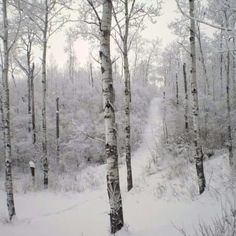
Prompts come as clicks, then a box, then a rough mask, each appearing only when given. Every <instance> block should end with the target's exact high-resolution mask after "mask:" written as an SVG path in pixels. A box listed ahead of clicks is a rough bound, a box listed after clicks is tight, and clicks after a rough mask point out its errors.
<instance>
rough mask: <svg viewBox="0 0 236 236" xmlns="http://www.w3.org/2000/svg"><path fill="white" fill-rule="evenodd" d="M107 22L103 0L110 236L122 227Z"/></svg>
mask: <svg viewBox="0 0 236 236" xmlns="http://www.w3.org/2000/svg"><path fill="white" fill-rule="evenodd" d="M111 21H112V1H111V0H103V15H102V19H101V26H100V31H101V32H100V34H101V35H100V59H101V71H102V87H103V109H104V123H105V142H106V157H107V191H108V197H109V203H110V223H111V233H116V232H117V231H118V230H120V229H121V228H122V227H123V225H124V221H123V209H122V199H121V192H120V183H119V169H118V153H117V128H116V123H115V110H114V88H113V79H112V63H111V55H110V34H111Z"/></svg>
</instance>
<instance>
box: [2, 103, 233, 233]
mask: <svg viewBox="0 0 236 236" xmlns="http://www.w3.org/2000/svg"><path fill="white" fill-rule="evenodd" d="M160 135H162V116H161V99H159V98H156V99H154V100H153V101H152V103H151V105H150V111H149V118H148V121H147V125H146V128H145V132H144V137H143V144H142V145H141V146H140V148H139V149H138V150H137V151H136V152H135V153H133V155H132V166H133V177H134V188H133V189H132V190H131V191H130V192H127V190H126V167H125V165H124V164H121V166H120V180H121V190H122V200H123V211H124V220H125V227H124V228H123V229H122V230H121V231H120V232H118V233H117V234H116V235H117V236H178V235H181V234H180V232H179V231H178V230H177V229H176V227H178V228H183V229H185V230H186V232H187V233H188V235H193V232H194V231H193V230H194V229H193V228H194V227H195V228H197V227H198V224H199V222H207V223H211V221H212V218H213V217H215V216H217V215H221V213H222V208H224V207H226V205H227V204H228V202H229V201H230V200H229V199H231V198H232V196H234V195H233V194H234V184H233V182H232V181H231V178H230V173H229V167H228V158H227V155H226V154H224V153H223V154H222V153H221V154H219V155H216V157H214V159H212V160H208V161H206V162H205V172H206V179H207V189H206V191H205V193H204V194H202V195H201V196H198V194H197V181H196V177H195V168H194V165H191V164H188V165H185V166H184V168H183V167H182V168H181V167H179V165H178V164H181V162H179V161H178V160H175V159H173V158H172V159H168V158H167V157H162V158H160V161H159V164H158V167H157V168H156V169H155V168H154V169H153V168H152V167H150V166H151V151H152V150H154V148H155V147H156V145H161V143H160V142H159V141H160ZM185 164H186V163H185ZM178 168H180V169H178ZM92 171H93V176H92V178H94V179H95V178H96V176H97V178H104V180H102V181H100V182H99V181H98V183H101V184H100V185H99V184H98V186H96V188H93V189H91V188H90V189H89V188H85V190H84V191H83V192H80V193H78V192H77V193H74V192H73V193H72V192H64V193H63V192H52V191H51V190H48V191H41V192H28V193H26V194H23V193H16V194H15V205H16V213H17V217H16V218H15V219H14V220H13V222H11V223H8V222H7V209H6V204H5V203H6V199H5V198H6V196H5V192H4V191H3V189H4V188H3V186H1V188H0V235H1V236H29V235H33V236H106V235H110V234H109V204H108V197H107V192H106V184H105V173H106V169H105V165H103V166H100V167H99V168H92ZM81 176H83V175H81ZM76 181H80V179H77V180H76ZM82 181H83V180H82Z"/></svg>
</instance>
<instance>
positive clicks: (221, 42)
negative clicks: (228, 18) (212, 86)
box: [220, 25, 224, 98]
mask: <svg viewBox="0 0 236 236" xmlns="http://www.w3.org/2000/svg"><path fill="white" fill-rule="evenodd" d="M221 26H222V27H223V25H221ZM220 51H221V52H220V95H221V96H220V97H221V98H222V97H223V94H224V93H223V30H221V33H220Z"/></svg>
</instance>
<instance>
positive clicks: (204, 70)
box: [197, 24, 210, 95]
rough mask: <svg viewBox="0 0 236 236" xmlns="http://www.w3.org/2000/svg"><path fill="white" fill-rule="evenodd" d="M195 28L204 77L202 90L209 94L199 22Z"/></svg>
mask: <svg viewBox="0 0 236 236" xmlns="http://www.w3.org/2000/svg"><path fill="white" fill-rule="evenodd" d="M197 28H198V37H197V38H198V43H199V49H200V54H201V63H202V68H203V73H204V77H205V86H204V92H205V95H210V83H209V78H208V74H207V67H206V62H205V57H204V53H203V49H202V39H201V31H200V27H199V24H198V27H197Z"/></svg>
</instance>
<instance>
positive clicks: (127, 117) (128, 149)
mask: <svg viewBox="0 0 236 236" xmlns="http://www.w3.org/2000/svg"><path fill="white" fill-rule="evenodd" d="M128 35H129V6H128V1H127V0H126V1H125V34H124V42H123V57H124V74H125V157H126V166H127V189H128V191H129V190H131V189H132V188H133V178H132V168H131V145H130V133H131V129H130V105H131V86H130V83H131V81H130V70H129V59H128Z"/></svg>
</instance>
